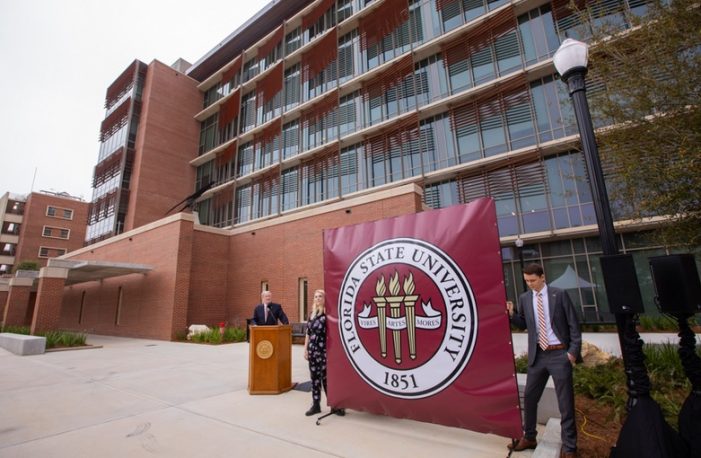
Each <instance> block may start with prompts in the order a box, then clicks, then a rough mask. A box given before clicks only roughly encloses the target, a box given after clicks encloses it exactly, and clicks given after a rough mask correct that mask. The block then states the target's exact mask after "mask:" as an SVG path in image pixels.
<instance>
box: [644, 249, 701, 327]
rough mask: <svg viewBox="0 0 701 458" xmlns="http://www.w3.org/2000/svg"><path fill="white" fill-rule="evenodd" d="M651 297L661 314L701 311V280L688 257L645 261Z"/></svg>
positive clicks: (659, 257)
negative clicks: (652, 296)
mask: <svg viewBox="0 0 701 458" xmlns="http://www.w3.org/2000/svg"><path fill="white" fill-rule="evenodd" d="M649 262H650V272H651V273H652V282H653V284H654V285H655V297H656V300H657V304H658V306H659V308H660V311H661V312H664V313H687V314H694V313H699V312H701V281H699V273H698V270H697V269H696V261H695V260H694V255H692V254H671V255H667V256H654V257H651V258H649Z"/></svg>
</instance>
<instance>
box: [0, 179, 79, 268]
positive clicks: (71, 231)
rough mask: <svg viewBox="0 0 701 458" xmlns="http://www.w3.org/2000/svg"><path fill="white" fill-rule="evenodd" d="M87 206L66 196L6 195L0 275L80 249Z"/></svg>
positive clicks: (1, 205) (1, 202)
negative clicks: (17, 265)
mask: <svg viewBox="0 0 701 458" xmlns="http://www.w3.org/2000/svg"><path fill="white" fill-rule="evenodd" d="M87 209H88V203H87V202H84V201H83V200H82V199H80V198H77V197H72V196H70V195H68V194H65V193H53V192H48V191H41V192H32V193H30V194H29V195H27V196H24V195H18V194H11V193H9V192H8V193H5V194H4V195H3V196H2V197H1V198H0V223H1V224H2V232H0V250H1V251H0V274H9V273H11V272H12V271H13V268H14V267H15V265H16V264H19V263H20V262H24V261H29V262H36V263H37V265H38V266H39V267H43V266H46V262H47V260H49V259H51V258H55V257H58V256H62V255H64V254H66V253H68V252H69V251H72V250H75V249H78V248H81V247H82V246H83V241H84V240H85V221H86V217H87Z"/></svg>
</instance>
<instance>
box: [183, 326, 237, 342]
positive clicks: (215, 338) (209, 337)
mask: <svg viewBox="0 0 701 458" xmlns="http://www.w3.org/2000/svg"><path fill="white" fill-rule="evenodd" d="M191 340H192V342H197V343H208V344H213V345H218V344H222V343H230V342H243V341H244V340H246V330H245V329H241V328H235V327H226V328H224V333H223V334H222V332H221V331H220V330H219V327H214V328H212V329H210V330H209V331H206V332H200V333H198V334H195V335H193V336H192V337H191Z"/></svg>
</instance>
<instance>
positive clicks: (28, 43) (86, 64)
mask: <svg viewBox="0 0 701 458" xmlns="http://www.w3.org/2000/svg"><path fill="white" fill-rule="evenodd" d="M267 3H269V0H199V1H196V2H193V1H187V2H186V1H180V0H116V1H110V0H0V195H2V194H4V193H5V192H6V191H10V192H13V193H16V194H26V193H28V192H30V191H31V190H34V191H39V190H49V191H56V192H67V193H69V194H71V195H74V196H82V197H83V198H84V199H85V200H88V201H89V200H90V198H91V196H92V188H91V182H92V171H93V168H94V166H95V164H96V161H97V154H98V150H99V141H98V134H99V131H100V123H101V122H102V120H103V119H104V116H105V110H104V101H105V92H106V90H107V87H108V86H109V85H110V84H111V83H112V82H113V81H114V80H115V79H116V78H117V77H118V76H119V75H120V74H121V73H122V71H123V70H124V69H125V68H126V67H127V66H129V64H130V63H131V62H132V61H133V60H134V59H139V60H141V61H143V62H145V63H147V64H148V63H150V62H151V61H153V60H154V59H156V60H159V61H161V62H163V63H165V64H167V65H171V64H173V63H174V62H175V61H176V60H177V59H178V58H179V57H182V58H183V59H185V60H187V61H188V62H190V63H195V62H196V61H197V60H199V59H200V58H201V57H202V56H203V55H204V54H206V53H207V52H208V51H209V50H211V49H212V48H214V47H215V46H216V45H217V44H219V43H220V42H221V41H222V40H224V38H226V37H227V36H228V35H229V34H230V33H231V32H233V31H234V30H235V29H237V28H238V27H239V26H240V25H241V24H243V23H244V22H246V21H247V20H248V19H250V18H251V17H252V16H253V15H254V14H256V13H257V12H258V11H260V10H261V9H262V8H263V7H264V6H265V5H266V4H267ZM35 170H36V178H34V176H35ZM32 182H34V184H33V187H32Z"/></svg>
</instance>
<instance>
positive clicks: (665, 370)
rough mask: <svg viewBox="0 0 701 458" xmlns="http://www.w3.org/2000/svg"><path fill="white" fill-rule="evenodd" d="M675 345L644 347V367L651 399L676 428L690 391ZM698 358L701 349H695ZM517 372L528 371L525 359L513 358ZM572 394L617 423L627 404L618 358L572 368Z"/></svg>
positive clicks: (522, 356)
mask: <svg viewBox="0 0 701 458" xmlns="http://www.w3.org/2000/svg"><path fill="white" fill-rule="evenodd" d="M678 349H679V346H678V345H677V344H676V343H674V344H670V343H665V344H645V345H643V353H644V354H645V366H646V367H647V371H648V376H649V378H650V385H651V390H650V395H651V396H652V398H653V399H655V400H656V401H657V403H658V404H659V405H660V408H661V409H662V413H663V415H664V417H665V419H666V420H667V422H668V423H669V424H670V425H672V426H674V427H676V425H677V417H678V415H679V410H680V409H681V406H682V404H683V403H684V400H685V399H686V397H687V396H688V394H689V392H690V390H691V384H690V383H689V380H688V378H687V377H686V374H685V373H684V367H683V366H682V363H681V360H680V358H679V353H678ZM696 352H697V354H698V355H699V357H700V358H701V347H697V348H696ZM515 364H516V369H517V372H521V373H524V372H526V371H527V364H528V361H527V357H526V355H520V356H518V357H517V358H515ZM573 383H574V390H575V393H576V394H578V395H582V396H587V397H589V398H591V399H594V400H596V401H598V402H600V403H602V404H605V405H609V406H611V407H613V411H614V416H615V420H616V421H620V419H621V417H622V416H624V415H625V414H626V403H627V402H628V391H627V388H626V386H627V385H626V384H627V379H626V375H625V371H624V368H623V360H622V359H621V358H613V359H612V360H611V361H609V362H608V363H606V364H602V365H599V366H594V367H585V366H584V365H581V364H579V365H577V366H575V368H574V382H573Z"/></svg>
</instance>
